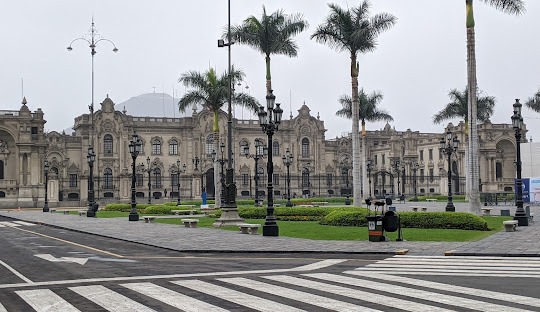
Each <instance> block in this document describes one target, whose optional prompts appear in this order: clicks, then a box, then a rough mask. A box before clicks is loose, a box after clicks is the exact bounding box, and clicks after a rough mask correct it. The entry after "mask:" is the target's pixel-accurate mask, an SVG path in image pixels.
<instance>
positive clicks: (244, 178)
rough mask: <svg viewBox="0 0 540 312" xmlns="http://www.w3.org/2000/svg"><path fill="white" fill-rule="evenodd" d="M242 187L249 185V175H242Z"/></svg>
mask: <svg viewBox="0 0 540 312" xmlns="http://www.w3.org/2000/svg"><path fill="white" fill-rule="evenodd" d="M242 185H243V186H247V185H249V174H247V173H242Z"/></svg>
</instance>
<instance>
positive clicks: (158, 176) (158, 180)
mask: <svg viewBox="0 0 540 312" xmlns="http://www.w3.org/2000/svg"><path fill="white" fill-rule="evenodd" d="M152 180H153V181H152V182H154V187H155V188H161V169H159V168H154V177H153V179H152Z"/></svg>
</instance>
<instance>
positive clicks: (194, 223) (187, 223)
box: [180, 219, 199, 228]
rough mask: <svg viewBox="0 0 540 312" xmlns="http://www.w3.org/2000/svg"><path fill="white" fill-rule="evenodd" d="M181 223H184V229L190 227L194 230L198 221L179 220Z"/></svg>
mask: <svg viewBox="0 0 540 312" xmlns="http://www.w3.org/2000/svg"><path fill="white" fill-rule="evenodd" d="M180 221H181V222H182V223H184V226H185V227H191V228H196V227H197V224H198V223H199V219H180Z"/></svg>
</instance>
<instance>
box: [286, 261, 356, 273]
mask: <svg viewBox="0 0 540 312" xmlns="http://www.w3.org/2000/svg"><path fill="white" fill-rule="evenodd" d="M345 261H347V260H346V259H327V260H323V261H318V262H315V263H311V264H306V265H303V266H299V267H297V268H296V269H295V270H296V271H313V270H318V269H322V268H326V267H329V266H333V265H335V264H339V263H342V262H345Z"/></svg>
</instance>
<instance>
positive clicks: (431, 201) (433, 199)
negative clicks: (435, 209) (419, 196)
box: [426, 198, 437, 203]
mask: <svg viewBox="0 0 540 312" xmlns="http://www.w3.org/2000/svg"><path fill="white" fill-rule="evenodd" d="M426 201H427V202H430V203H434V202H436V201H437V199H436V198H426Z"/></svg>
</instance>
